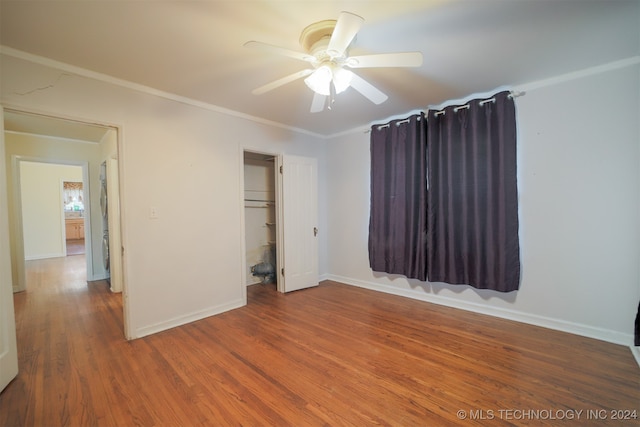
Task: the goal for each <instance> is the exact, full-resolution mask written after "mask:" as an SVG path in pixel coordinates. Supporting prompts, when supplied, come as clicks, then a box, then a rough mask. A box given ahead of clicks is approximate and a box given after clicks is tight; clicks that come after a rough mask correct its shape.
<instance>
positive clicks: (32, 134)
mask: <svg viewBox="0 0 640 427" xmlns="http://www.w3.org/2000/svg"><path fill="white" fill-rule="evenodd" d="M5 133H10V134H12V135H26V136H35V137H38V138H48V139H55V140H57V141H67V142H81V143H83V144H93V145H98V144H100V143H99V142H95V141H87V140H86V139H75V138H65V137H62V136H53V135H46V134H41V133H34V132H22V131H17V130H5Z"/></svg>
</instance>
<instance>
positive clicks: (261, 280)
mask: <svg viewBox="0 0 640 427" xmlns="http://www.w3.org/2000/svg"><path fill="white" fill-rule="evenodd" d="M275 163H276V156H275V155H271V154H262V153H255V152H250V151H245V152H244V153H243V166H244V167H243V172H244V199H243V200H244V206H243V208H244V230H245V239H244V243H245V271H244V277H245V278H246V279H245V284H246V286H251V285H256V284H263V285H271V286H274V287H276V288H277V286H278V276H279V275H278V231H279V228H278V226H279V224H278V220H277V218H278V210H277V208H278V206H277V204H276V201H277V197H276V172H275V170H276V166H275Z"/></svg>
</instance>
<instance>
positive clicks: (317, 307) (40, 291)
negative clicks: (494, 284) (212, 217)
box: [0, 256, 640, 426]
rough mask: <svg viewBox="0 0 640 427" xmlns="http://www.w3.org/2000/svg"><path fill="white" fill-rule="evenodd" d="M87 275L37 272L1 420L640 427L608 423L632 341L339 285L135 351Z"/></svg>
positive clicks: (63, 269) (629, 379)
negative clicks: (584, 334)
mask: <svg viewBox="0 0 640 427" xmlns="http://www.w3.org/2000/svg"><path fill="white" fill-rule="evenodd" d="M83 273H84V257H83V256H73V257H66V258H58V259H54V260H40V261H30V262H28V263H27V274H28V278H27V284H28V291H27V292H23V293H20V294H16V295H15V305H16V324H17V333H18V351H19V359H20V374H19V376H18V378H16V379H15V380H14V381H13V382H12V383H11V384H10V385H9V386H8V387H7V389H6V390H5V391H4V392H3V393H2V394H0V425H1V426H33V425H36V426H63V425H65V426H67V425H68V426H130V425H145V426H151V425H155V426H191V425H205V426H210V425H247V426H262V425H264V426H316V425H317V426H319V425H330V426H365V425H376V424H377V425H392V426H414V425H415V426H448V425H488V426H499V425H549V426H551V425H553V426H557V425H562V426H574V425H576V426H577V425H579V426H583V425H593V426H602V425H615V426H621V425H638V424H639V422H638V420H637V418H636V419H630V420H617V419H614V417H615V416H618V415H619V416H622V417H625V416H633V414H634V413H633V412H624V411H634V410H635V411H637V410H638V404H639V402H640V387H639V384H640V369H639V368H638V365H637V364H636V362H635V360H634V358H633V356H632V355H631V352H630V350H629V349H628V348H626V347H623V346H617V345H613V344H608V343H604V342H600V341H597V340H592V339H588V338H583V337H578V336H573V335H569V334H565V333H561V332H556V331H551V330H547V329H543V328H538V327H534V326H529V325H523V324H519V323H515V322H510V321H506V320H500V319H495V318H491V317H488V316H483V315H480V314H474V313H468V312H464V311H460V310H456V309H452V308H446V307H441V306H437V305H432V304H428V303H424V302H419V301H413V300H409V299H405V298H401V297H395V296H390V295H385V294H380V293H376V292H372V291H367V290H363V289H359V288H355V287H351V286H347V285H342V284H338V283H335V282H324V283H323V284H321V285H320V286H319V287H317V288H313V289H308V290H303V291H298V292H294V293H292V294H287V295H282V294H279V293H277V292H276V291H275V289H274V287H273V286H270V285H255V286H251V287H250V288H249V290H248V295H249V304H248V305H247V307H244V308H241V309H237V310H233V311H230V312H227V313H224V314H221V315H219V316H214V317H211V318H208V319H205V320H202V321H199V322H195V323H192V324H189V325H186V326H183V327H179V328H175V329H172V330H169V331H165V332H162V333H159V334H156V335H152V336H149V337H146V338H142V339H138V340H135V341H131V342H127V341H125V340H124V338H123V323H122V300H121V296H120V295H118V294H112V293H110V292H109V290H108V286H107V283H106V282H92V283H89V284H87V283H86V282H85V278H84V276H83ZM460 411H461V412H460ZM580 411H581V412H580ZM635 416H636V417H638V413H637V412H635Z"/></svg>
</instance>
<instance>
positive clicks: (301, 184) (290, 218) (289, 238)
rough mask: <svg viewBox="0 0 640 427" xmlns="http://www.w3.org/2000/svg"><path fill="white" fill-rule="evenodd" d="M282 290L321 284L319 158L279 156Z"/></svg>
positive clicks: (279, 264) (294, 289) (293, 289)
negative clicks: (319, 258) (319, 278)
mask: <svg viewBox="0 0 640 427" xmlns="http://www.w3.org/2000/svg"><path fill="white" fill-rule="evenodd" d="M279 163H280V166H281V169H280V171H281V174H280V183H281V185H280V186H279V187H280V188H281V189H282V191H281V192H280V195H279V202H280V203H279V206H280V212H279V224H280V225H281V226H280V233H281V235H280V237H281V239H280V242H282V243H283V244H282V245H280V250H279V252H280V256H279V257H278V258H279V260H280V261H279V263H278V266H279V268H280V269H281V270H280V273H281V275H280V280H279V282H280V281H281V282H282V286H281V287H280V288H279V290H280V291H281V292H291V291H296V290H298V289H304V288H309V287H312V286H317V285H318V233H319V230H318V228H317V227H318V171H317V162H316V159H311V158H306V157H297V156H286V155H283V156H281V158H280V162H279Z"/></svg>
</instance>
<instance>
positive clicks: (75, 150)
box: [1, 109, 128, 336]
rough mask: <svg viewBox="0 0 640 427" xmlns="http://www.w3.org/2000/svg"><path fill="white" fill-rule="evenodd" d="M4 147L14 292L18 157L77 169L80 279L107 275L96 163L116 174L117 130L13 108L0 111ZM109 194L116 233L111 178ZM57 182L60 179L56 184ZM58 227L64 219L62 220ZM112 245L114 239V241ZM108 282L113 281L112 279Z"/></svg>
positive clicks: (20, 245) (20, 255) (18, 251)
mask: <svg viewBox="0 0 640 427" xmlns="http://www.w3.org/2000/svg"><path fill="white" fill-rule="evenodd" d="M4 124H5V132H4V136H5V150H4V151H3V153H2V159H1V160H2V161H5V159H6V158H10V159H11V164H12V171H11V173H9V174H8V178H9V180H8V182H7V185H6V187H7V192H8V199H9V222H10V237H11V242H10V248H11V262H12V272H13V277H14V292H19V291H22V290H25V288H26V277H25V250H24V249H25V248H24V244H25V241H24V239H25V236H24V235H23V230H22V214H23V213H22V206H21V202H20V186H19V183H20V180H19V169H20V164H21V163H22V162H23V161H28V160H37V161H41V162H45V163H47V162H48V163H60V164H72V165H78V166H82V167H83V177H82V181H83V183H84V188H83V192H84V198H85V215H84V220H83V225H84V230H82V231H84V238H85V257H86V266H87V268H86V270H87V277H86V280H87V281H89V282H91V281H98V280H103V279H106V278H107V274H108V271H107V270H106V269H105V268H104V267H103V262H102V250H103V248H102V240H103V233H102V215H101V210H100V204H99V203H100V197H99V196H100V169H99V168H100V164H101V162H104V161H107V162H109V163H110V164H111V165H113V166H114V169H113V171H112V172H113V173H114V176H116V177H117V176H118V170H117V165H118V162H117V157H118V151H119V150H118V146H119V135H120V132H119V129H118V128H116V127H114V126H110V125H101V124H96V123H85V122H82V121H77V120H75V119H67V118H60V117H55V116H49V115H42V114H39V113H38V114H36V113H30V112H25V111H18V110H13V109H11V110H5V111H4ZM113 184H115V185H113V188H110V190H111V194H110V198H111V200H113V201H117V202H118V203H114V204H113V205H114V206H115V207H117V209H112V214H113V215H112V217H113V221H114V226H112V227H111V229H112V231H111V233H112V234H115V233H117V234H118V237H120V211H119V206H120V203H119V199H120V190H119V188H120V184H119V180H117V179H114V180H113ZM60 185H61V186H62V185H63V184H62V182H61V183H60ZM62 225H63V226H64V225H65V224H64V222H63V223H62ZM114 240H115V241H116V242H117V243H116V244H118V245H121V243H120V238H118V239H114ZM110 252H111V257H112V258H114V256H115V257H116V258H118V261H120V262H119V265H122V264H121V258H122V250H121V247H118V248H117V250H116V248H113V250H111V251H110ZM123 277H124V274H123V272H122V271H120V276H119V283H120V284H121V286H120V289H114V288H113V287H112V288H111V291H112V292H119V291H123V290H124V286H123V285H122V283H123V282H124V280H123ZM112 283H113V280H112ZM123 313H124V314H123V320H124V331H123V333H124V335H125V336H128V332H127V331H128V329H127V325H128V323H127V315H126V313H127V307H126V299H125V302H124V307H123Z"/></svg>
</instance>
